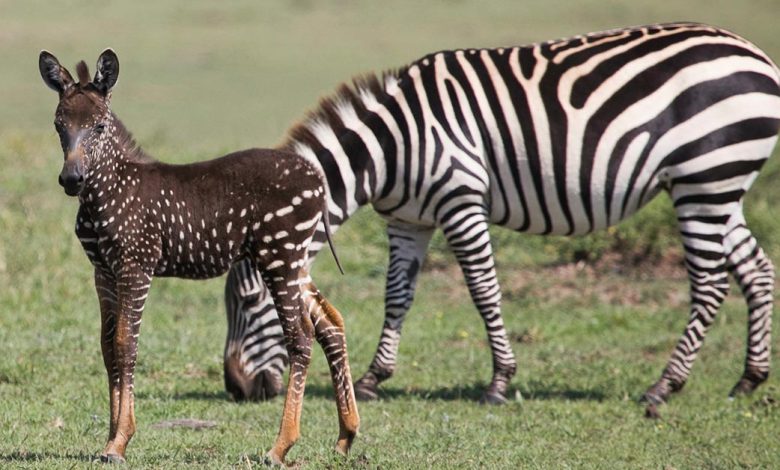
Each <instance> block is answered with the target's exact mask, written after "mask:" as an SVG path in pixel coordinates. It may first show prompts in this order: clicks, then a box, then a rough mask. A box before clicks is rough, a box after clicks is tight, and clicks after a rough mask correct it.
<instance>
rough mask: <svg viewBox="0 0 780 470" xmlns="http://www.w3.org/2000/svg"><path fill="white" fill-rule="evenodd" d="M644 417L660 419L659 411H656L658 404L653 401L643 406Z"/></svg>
mask: <svg viewBox="0 0 780 470" xmlns="http://www.w3.org/2000/svg"><path fill="white" fill-rule="evenodd" d="M645 418H647V419H661V413H659V412H658V405H656V404H655V403H648V404H647V406H646V407H645Z"/></svg>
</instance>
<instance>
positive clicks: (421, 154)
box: [227, 23, 780, 403]
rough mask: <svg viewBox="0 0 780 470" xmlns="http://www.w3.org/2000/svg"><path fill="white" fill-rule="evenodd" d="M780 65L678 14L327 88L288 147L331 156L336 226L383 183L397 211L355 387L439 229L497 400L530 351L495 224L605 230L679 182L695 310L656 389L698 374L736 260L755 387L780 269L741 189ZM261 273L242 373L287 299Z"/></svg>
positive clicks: (656, 394)
mask: <svg viewBox="0 0 780 470" xmlns="http://www.w3.org/2000/svg"><path fill="white" fill-rule="evenodd" d="M778 83H780V79H779V78H778V70H777V68H776V66H775V65H774V64H773V63H772V62H771V60H769V59H768V58H767V57H766V55H765V54H763V53H762V52H761V51H760V50H759V49H757V48H756V47H755V46H753V45H752V44H750V43H749V42H747V41H745V40H744V39H742V38H740V37H738V36H736V35H734V34H732V33H729V32H727V31H724V30H721V29H718V28H714V27H711V26H706V25H699V24H688V23H684V24H683V23H677V24H665V25H652V26H645V27H637V28H629V29H622V30H614V31H608V32H602V33H595V34H589V35H584V36H578V37H574V38H570V39H565V40H558V41H550V42H544V43H539V44H533V45H530V46H524V47H509V48H498V49H479V50H477V49H470V50H456V51H442V52H437V53H434V54H430V55H428V56H425V57H423V58H422V59H420V60H418V61H416V62H413V63H412V64H410V65H408V66H407V67H404V68H403V69H401V70H399V71H396V72H392V73H386V74H385V75H384V76H383V77H382V78H381V79H378V78H376V77H368V78H364V79H360V80H357V81H355V83H354V84H353V86H352V87H348V86H344V87H342V88H341V89H340V90H339V91H338V92H337V93H336V94H335V95H334V96H333V97H331V98H329V99H326V100H324V101H323V102H322V103H321V104H320V106H319V108H317V110H315V112H313V113H312V114H311V115H310V116H309V117H308V119H307V120H305V121H304V122H303V123H302V124H300V125H298V126H296V127H295V128H294V129H293V130H292V131H291V132H290V134H289V141H288V142H287V144H286V145H285V147H286V148H288V149H292V150H294V151H296V152H297V153H299V154H300V155H304V156H307V157H308V158H310V159H311V160H313V161H316V162H317V163H318V164H319V165H320V166H321V168H322V169H323V171H324V172H325V174H326V176H327V180H328V185H329V189H330V206H329V208H330V212H331V220H333V221H334V222H335V225H336V226H339V225H341V224H342V223H343V222H344V221H345V220H346V219H347V218H348V217H349V216H350V215H351V214H353V213H354V212H355V211H356V210H357V209H358V208H359V207H361V206H363V205H366V204H369V203H370V204H372V206H373V207H374V208H375V209H376V210H377V211H378V212H379V213H380V214H382V215H383V216H384V217H386V219H387V220H388V237H389V240H390V262H389V268H388V279H387V293H386V299H385V312H386V317H385V323H384V326H383V330H382V336H381V339H380V344H379V348H378V350H377V353H376V356H375V357H374V360H373V362H372V364H371V366H370V368H369V371H368V372H367V373H366V374H365V375H364V376H363V378H362V379H360V380H359V381H358V383H357V387H356V391H357V392H358V393H359V394H360V395H362V396H363V397H369V398H370V397H375V396H376V393H377V384H378V383H379V382H380V381H382V380H384V379H386V378H388V377H389V376H390V375H391V374H392V373H393V370H394V368H395V363H396V356H397V351H398V343H399V341H400V332H401V325H402V323H403V319H404V316H405V314H406V312H407V311H408V309H409V307H410V305H411V303H412V300H413V296H414V288H415V283H416V279H417V274H418V272H419V267H420V265H421V264H422V262H423V259H424V257H425V252H426V250H427V246H428V242H429V240H430V237H431V235H432V233H433V231H434V230H435V229H437V228H440V229H441V230H442V231H443V233H444V235H445V237H446V239H447V241H448V243H449V246H450V248H451V249H452V250H453V252H454V253H455V256H456V258H457V260H458V262H459V263H460V266H461V268H462V271H463V274H464V276H465V278H466V283H467V285H468V288H469V291H470V293H471V296H472V299H473V301H474V303H475V305H476V306H477V309H478V310H479V312H480V314H481V316H482V318H483V321H484V322H485V325H486V329H487V332H488V338H489V343H490V346H491V352H492V355H493V365H494V373H493V378H492V380H491V383H490V385H489V386H488V388H487V390H486V392H485V398H486V399H487V400H489V401H493V402H500V401H502V400H503V399H504V397H505V393H506V388H507V384H508V382H509V380H510V379H511V377H512V376H513V374H514V372H515V369H516V363H515V359H514V355H513V353H512V349H511V347H510V344H509V341H508V339H507V334H506V331H505V329H504V325H503V320H502V317H501V294H500V289H499V285H498V282H497V280H496V273H495V265H494V260H493V250H492V247H491V244H490V238H489V234H488V230H487V229H488V226H489V224H497V225H501V226H504V227H508V228H511V229H514V230H516V231H519V232H528V233H536V234H582V233H588V232H592V231H594V230H598V229H601V228H604V227H607V226H609V225H612V224H615V223H617V222H619V221H620V220H622V219H624V218H626V217H628V216H630V215H631V214H633V213H634V212H636V211H637V210H638V209H639V208H640V207H642V206H643V205H644V204H645V203H647V202H648V201H649V200H651V199H652V198H653V197H654V196H655V195H656V194H658V193H659V192H664V191H665V192H667V193H668V194H669V195H670V197H671V199H672V201H673V203H674V207H675V211H676V214H677V219H678V222H679V227H680V233H681V235H682V239H683V244H684V247H685V261H686V266H687V268H688V272H689V277H690V284H691V312H690V317H689V322H688V325H687V327H686V329H685V331H684V333H683V337H682V338H681V340H680V342H679V343H678V345H677V347H676V348H675V351H674V353H673V356H672V358H671V359H670V361H669V363H668V364H667V366H666V368H665V369H664V372H663V374H662V376H661V378H660V379H659V381H658V382H657V383H656V384H655V385H654V386H653V387H651V388H650V389H649V390H648V391H647V393H646V394H645V397H646V398H647V399H648V400H649V401H650V402H651V403H659V402H662V401H664V400H665V399H666V398H667V397H668V395H669V394H670V393H671V392H672V391H675V390H679V389H680V388H681V387H682V386H683V384H684V383H685V381H686V379H687V377H688V375H689V372H690V368H691V366H692V364H693V361H694V358H695V356H696V353H697V352H698V350H699V348H700V346H701V344H702V342H703V340H704V336H705V334H706V331H707V329H708V327H709V326H710V325H711V323H712V321H713V319H714V316H715V314H716V312H717V310H718V307H719V306H720V303H721V302H722V300H723V297H724V296H725V294H726V289H727V286H728V284H727V274H728V273H729V272H730V273H732V274H733V275H734V277H735V278H736V280H737V282H738V283H739V284H740V286H741V288H742V290H743V292H744V294H745V296H746V298H747V302H748V309H749V316H748V322H749V334H748V345H747V360H746V366H745V372H744V374H743V377H742V379H741V380H740V381H739V383H738V384H737V385H736V386H735V388H734V390H733V392H735V393H736V392H746V391H750V390H752V389H753V388H755V387H756V386H757V385H759V384H760V383H761V382H763V381H764V380H765V379H766V377H767V374H768V372H769V343H770V342H769V337H770V323H771V310H772V289H773V277H774V270H773V268H772V265H771V262H770V260H769V259H768V258H767V257H766V256H765V255H764V253H763V251H762V250H761V248H760V247H759V246H758V244H757V242H756V240H755V239H754V238H753V236H752V235H751V233H750V231H749V229H748V228H747V226H746V224H745V221H744V217H743V215H742V200H743V196H744V194H745V191H746V190H747V189H748V188H749V187H750V185H751V183H752V182H753V180H754V179H755V177H756V176H757V174H758V171H759V170H760V168H761V166H762V165H763V163H764V162H765V160H766V159H767V158H768V156H769V155H770V153H771V151H772V149H773V147H774V144H775V141H776V139H777V131H778V122H779V121H778V119H780V99H779V98H778V96H780V87H779V86H778ZM322 240H323V238H322V236H321V235H320V237H319V238H318V241H319V243H315V244H314V245H313V246H312V250H313V252H316V250H317V249H318V248H319V246H320V244H321V242H322ZM244 284H246V285H248V286H250V287H251V289H250V290H252V291H255V290H257V291H258V292H259V291H261V290H262V289H263V286H262V284H261V283H259V281H258V280H256V279H255V280H254V281H253V277H252V275H251V273H248V272H247V271H245V270H236V271H234V273H233V276H231V278H230V281H229V282H228V287H227V291H228V296H230V295H232V296H233V297H234V299H233V300H231V301H230V302H229V311H228V316H229V317H230V318H232V319H235V318H239V317H241V316H246V318H248V319H249V320H247V322H246V323H241V322H237V321H233V320H231V323H230V325H231V326H232V325H241V324H246V325H254V326H252V327H251V328H249V329H247V330H245V331H238V330H231V332H230V334H231V335H232V337H234V338H241V340H239V341H237V342H236V343H235V345H236V347H235V349H233V351H236V352H235V353H234V354H235V355H234V356H232V357H233V358H234V359H236V358H237V359H236V360H234V362H233V363H234V364H239V365H240V367H242V368H243V369H242V370H241V371H235V370H234V372H235V373H236V374H244V373H245V374H246V375H247V376H248V377H256V374H257V371H259V370H272V369H273V367H274V366H273V363H272V362H263V361H264V359H263V358H265V357H270V356H267V355H266V354H265V351H266V349H264V348H259V349H258V348H256V347H255V346H256V345H258V344H261V343H264V342H265V340H266V339H267V337H265V336H263V335H262V333H259V332H260V331H262V327H261V326H260V325H261V324H262V322H260V323H257V322H256V320H257V318H258V317H257V316H253V315H252V314H251V313H248V312H252V311H257V312H267V308H272V307H270V306H269V305H268V303H267V302H264V301H263V297H262V296H258V295H254V296H249V297H247V296H243V295H242V292H243V291H242V289H244V287H241V286H242V285H244ZM231 305H233V306H239V307H240V308H233V309H231V308H230V306H231ZM262 314H263V315H267V314H266V313H262ZM266 318H269V319H270V318H272V317H271V316H267V317H266ZM277 343H278V341H277ZM249 395H250V396H251V395H252V394H249ZM245 396H246V395H245ZM239 397H240V396H239Z"/></svg>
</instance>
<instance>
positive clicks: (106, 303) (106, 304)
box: [95, 268, 119, 455]
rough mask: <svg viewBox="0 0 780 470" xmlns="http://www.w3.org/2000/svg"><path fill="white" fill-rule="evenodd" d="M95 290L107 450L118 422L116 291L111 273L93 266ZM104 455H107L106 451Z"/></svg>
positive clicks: (111, 443) (111, 442)
mask: <svg viewBox="0 0 780 470" xmlns="http://www.w3.org/2000/svg"><path fill="white" fill-rule="evenodd" d="M95 290H96V291H97V296H98V302H99V303H100V349H101V351H102V352H103V365H104V366H105V368H106V374H107V375H108V398H109V427H108V439H107V442H106V447H105V448H106V450H107V449H108V448H109V447H111V446H112V445H113V441H114V438H115V437H116V429H117V423H118V422H119V370H118V369H117V364H116V355H115V353H114V335H115V333H116V313H117V312H116V309H117V293H116V281H115V280H114V277H113V275H112V274H110V273H108V272H106V271H103V270H102V269H101V268H95ZM104 455H107V454H106V451H104Z"/></svg>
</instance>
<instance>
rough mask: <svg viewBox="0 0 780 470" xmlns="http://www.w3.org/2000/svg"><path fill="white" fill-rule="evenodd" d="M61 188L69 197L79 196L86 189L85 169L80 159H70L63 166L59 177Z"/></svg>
mask: <svg viewBox="0 0 780 470" xmlns="http://www.w3.org/2000/svg"><path fill="white" fill-rule="evenodd" d="M59 182H60V186H62V187H63V188H64V189H65V194H67V195H68V196H76V195H78V194H79V193H80V192H81V190H82V188H83V187H84V168H83V166H82V165H81V162H79V161H78V159H75V158H74V159H73V160H71V159H70V158H68V159H67V160H66V161H65V164H64V165H63V166H62V171H61V172H60V177H59Z"/></svg>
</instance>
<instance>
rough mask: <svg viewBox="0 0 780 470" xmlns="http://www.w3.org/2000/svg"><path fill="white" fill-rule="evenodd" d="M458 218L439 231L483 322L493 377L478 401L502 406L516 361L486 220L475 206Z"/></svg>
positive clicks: (461, 213)
mask: <svg viewBox="0 0 780 470" xmlns="http://www.w3.org/2000/svg"><path fill="white" fill-rule="evenodd" d="M458 215H459V217H458V216H456V217H453V218H452V219H450V221H449V222H448V223H447V224H446V225H444V226H443V227H442V229H443V230H444V236H445V237H446V238H447V242H448V243H449V246H450V249H451V250H452V251H453V253H455V257H456V258H457V259H458V263H459V264H460V268H461V270H462V271H463V276H464V277H465V278H466V285H467V286H468V288H469V293H470V294H471V299H472V301H473V302H474V305H476V307H477V309H478V310H479V314H480V315H481V316H482V320H483V321H484V322H485V329H486V330H487V334H488V343H489V344H490V350H491V353H492V356H493V377H492V379H491V381H490V385H488V387H487V389H485V391H484V393H483V394H482V399H481V401H482V402H483V403H491V404H502V403H505V402H506V391H507V388H508V386H509V381H510V380H511V379H512V377H513V376H514V375H515V372H516V371H517V362H516V361H515V355H514V353H513V352H512V346H511V345H510V344H509V338H508V336H507V332H506V329H505V328H504V319H503V317H502V316H501V287H500V286H499V284H498V278H497V277H496V265H495V260H494V258H493V245H492V244H491V242H490V232H489V231H488V221H487V217H486V216H485V214H484V212H483V211H482V209H481V207H478V206H475V208H474V209H472V210H469V209H462V210H460V211H459V214H458Z"/></svg>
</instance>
